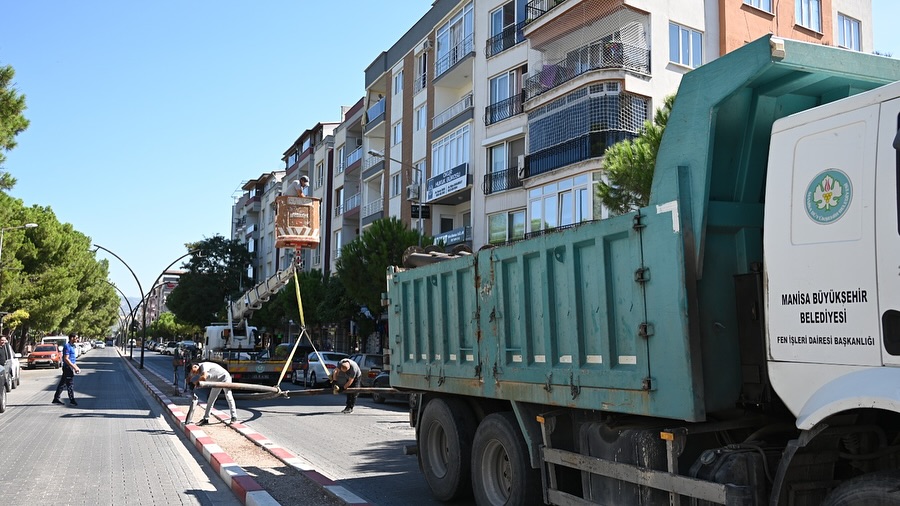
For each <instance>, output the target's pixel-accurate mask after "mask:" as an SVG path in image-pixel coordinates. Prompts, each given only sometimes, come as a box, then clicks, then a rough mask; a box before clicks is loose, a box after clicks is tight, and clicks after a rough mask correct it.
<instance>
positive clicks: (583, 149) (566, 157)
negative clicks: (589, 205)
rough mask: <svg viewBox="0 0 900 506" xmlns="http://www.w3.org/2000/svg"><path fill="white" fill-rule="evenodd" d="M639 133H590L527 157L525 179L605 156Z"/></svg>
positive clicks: (607, 131) (622, 131)
mask: <svg viewBox="0 0 900 506" xmlns="http://www.w3.org/2000/svg"><path fill="white" fill-rule="evenodd" d="M637 135H638V134H637V133H635V132H628V131H624V130H605V131H601V132H590V133H588V134H586V135H582V136H581V137H576V138H574V139H571V140H568V141H565V142H563V143H561V144H557V145H555V146H551V147H549V148H547V149H542V150H541V151H537V152H534V153H532V154H530V155H528V156H526V157H525V177H526V178H529V177H532V176H537V175H539V174H544V173H547V172H550V171H552V170H556V169H558V168H560V167H565V166H566V165H571V164H573V163H578V162H581V161H584V160H587V159H590V158H597V157H600V156H603V153H605V152H606V148H608V147H609V146H612V145H613V144H615V143H617V142H620V141H623V140H626V139H629V140H631V139H634V138H636V137H637Z"/></svg>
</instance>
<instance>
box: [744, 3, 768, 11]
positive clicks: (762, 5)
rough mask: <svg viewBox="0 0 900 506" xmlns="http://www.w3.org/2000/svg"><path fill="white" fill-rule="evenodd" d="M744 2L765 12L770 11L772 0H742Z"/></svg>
mask: <svg viewBox="0 0 900 506" xmlns="http://www.w3.org/2000/svg"><path fill="white" fill-rule="evenodd" d="M744 3H745V4H747V5H752V6H753V7H756V8H757V9H762V10H764V11H766V12H772V0H744Z"/></svg>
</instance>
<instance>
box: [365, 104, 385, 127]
mask: <svg viewBox="0 0 900 506" xmlns="http://www.w3.org/2000/svg"><path fill="white" fill-rule="evenodd" d="M366 117H367V118H368V120H367V121H366V124H369V123H374V122H375V121H376V120H378V118H379V117H381V119H384V98H382V99H381V100H379V101H378V102H375V105H373V106H372V107H369V110H368V111H366Z"/></svg>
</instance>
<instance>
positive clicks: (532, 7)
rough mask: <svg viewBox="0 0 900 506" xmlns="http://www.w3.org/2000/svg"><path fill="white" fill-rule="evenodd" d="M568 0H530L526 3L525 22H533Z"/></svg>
mask: <svg viewBox="0 0 900 506" xmlns="http://www.w3.org/2000/svg"><path fill="white" fill-rule="evenodd" d="M565 1H566V0H530V1H529V2H528V3H527V4H526V5H525V24H528V23H533V22H534V21H535V20H536V19H537V18H539V17H541V16H543V15H544V14H547V13H548V12H550V11H551V10H553V8H555V7H556V6H557V5H559V4H561V3H563V2H565Z"/></svg>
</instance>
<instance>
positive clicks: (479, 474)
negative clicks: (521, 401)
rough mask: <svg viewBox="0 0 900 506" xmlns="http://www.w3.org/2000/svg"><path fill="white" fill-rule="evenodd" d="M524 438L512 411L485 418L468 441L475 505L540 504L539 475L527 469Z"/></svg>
mask: <svg viewBox="0 0 900 506" xmlns="http://www.w3.org/2000/svg"><path fill="white" fill-rule="evenodd" d="M530 462H531V459H530V458H529V456H528V449H527V448H526V447H525V438H524V437H523V436H522V431H521V430H520V429H519V423H518V422H517V421H516V417H515V415H513V414H512V413H509V412H506V413H494V414H492V415H489V416H487V417H485V419H484V420H482V421H481V424H480V425H479V426H478V430H477V431H476V432H475V441H474V442H473V443H472V489H473V490H474V492H475V502H476V503H477V504H491V505H509V506H514V505H525V504H541V503H542V502H543V495H542V493H541V475H540V474H539V472H538V470H537V469H532V468H531V464H530Z"/></svg>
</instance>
